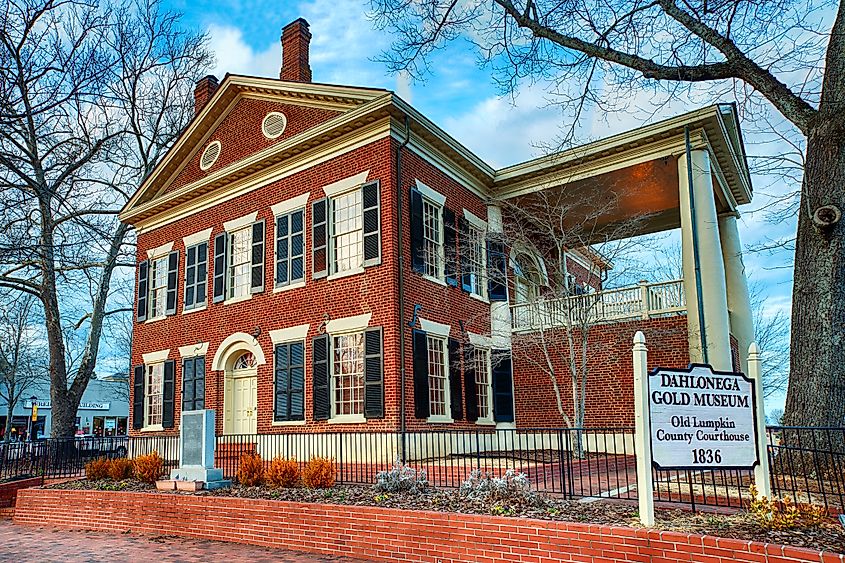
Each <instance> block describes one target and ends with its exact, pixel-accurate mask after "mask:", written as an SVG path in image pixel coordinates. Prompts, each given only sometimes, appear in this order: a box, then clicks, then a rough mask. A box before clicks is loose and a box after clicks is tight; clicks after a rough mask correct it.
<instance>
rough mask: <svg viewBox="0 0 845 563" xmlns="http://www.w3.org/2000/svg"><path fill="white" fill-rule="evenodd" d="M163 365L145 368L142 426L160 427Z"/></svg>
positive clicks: (162, 410)
mask: <svg viewBox="0 0 845 563" xmlns="http://www.w3.org/2000/svg"><path fill="white" fill-rule="evenodd" d="M163 399H164V363H157V364H150V365H148V366H147V380H146V389H145V390H144V403H145V405H144V413H145V417H144V426H161V425H162V414H163V412H164V409H163V406H164V402H163Z"/></svg>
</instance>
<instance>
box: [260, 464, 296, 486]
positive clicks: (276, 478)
mask: <svg viewBox="0 0 845 563" xmlns="http://www.w3.org/2000/svg"><path fill="white" fill-rule="evenodd" d="M267 482H268V483H270V484H271V485H273V486H274V487H294V486H296V485H297V484H298V483H299V464H298V463H297V462H296V458H291V459H285V458H283V457H276V458H273V461H272V462H270V468H269V469H268V470H267Z"/></svg>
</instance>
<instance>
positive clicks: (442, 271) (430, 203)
mask: <svg viewBox="0 0 845 563" xmlns="http://www.w3.org/2000/svg"><path fill="white" fill-rule="evenodd" d="M422 203H423V213H422V220H423V241H422V244H423V268H424V269H425V271H424V272H423V277H424V278H425V279H427V280H431V281H433V282H437V283H439V284H441V285H445V284H446V243H445V240H444V239H445V235H446V233H445V226H444V224H443V204H442V203H438V202H437V201H435V200H434V199H432V198H429V197H427V196H426V195H425V194H424V195H423V198H422ZM427 208H428V209H433V210H434V214H435V218H436V220H437V231H438V232H437V237H438V240H437V241H436V242H434V243H432V239H431V238H429V237H428V236H427V235H426V230H427V225H426V209H427ZM429 244H435V245H436V249H435V253H436V254H435V255H434V256H435V258H436V260H437V264H435V265H434V266H435V267H434V268H433V270H434V273H433V274H432V273H429V271H428V270H429V268H430V266H431V264H430V263H429V252H428V249H427V247H428V245H429Z"/></svg>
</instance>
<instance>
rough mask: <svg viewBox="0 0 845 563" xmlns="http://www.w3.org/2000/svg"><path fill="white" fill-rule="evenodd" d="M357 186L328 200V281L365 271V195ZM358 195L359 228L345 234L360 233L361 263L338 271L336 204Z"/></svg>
mask: <svg viewBox="0 0 845 563" xmlns="http://www.w3.org/2000/svg"><path fill="white" fill-rule="evenodd" d="M362 185H363V184H360V185H356V186H354V187H352V188H350V189H347V190H344V191H342V192H337V193H333V194H332V195H331V196H329V197H328V198H327V199H326V215H327V217H326V219H327V226H328V240H327V243H328V245H327V248H326V258H327V261H328V264H327V266H328V274H329V275H328V279H330V280H334V279H338V278H344V277H346V276H353V275H355V274H360V273H362V272H363V271H364V193H363V191H362V190H361V186H362ZM353 194H357V195H358V207H359V209H360V212H359V213H358V216H357V217H358V221H359V227H358V228H357V229H355V230H352V231H347V232H346V233H344V234H350V233H353V232H355V231H357V232H359V233H360V240H359V242H358V246H359V248H360V255H359V258H360V262H359V263H358V264H357V265H356V266H354V267H351V268H349V269H347V270H338V269H337V263H336V258H337V256H336V250H335V246H336V238H337V236H338V234H337V228H336V226H335V203H337V201H338V200H339V199H341V198H344V197H347V196H350V195H353Z"/></svg>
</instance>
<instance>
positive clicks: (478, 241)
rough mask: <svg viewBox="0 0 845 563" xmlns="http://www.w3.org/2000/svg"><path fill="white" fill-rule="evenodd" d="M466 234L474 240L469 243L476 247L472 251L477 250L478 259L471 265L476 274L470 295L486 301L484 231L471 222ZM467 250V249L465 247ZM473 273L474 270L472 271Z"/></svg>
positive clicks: (485, 247) (485, 245) (485, 246)
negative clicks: (476, 269) (476, 270)
mask: <svg viewBox="0 0 845 563" xmlns="http://www.w3.org/2000/svg"><path fill="white" fill-rule="evenodd" d="M467 230H468V234H469V236H470V237H472V238H473V239H474V240H472V241H471V244H472V245H473V246H475V247H476V248H475V249H474V250H473V251H472V252H473V253H474V252H475V251H477V254H478V256H477V259H478V261H477V262H476V263H474V264H472V265H473V267H477V268H478V272H477V274H478V275H477V276H475V279H474V282H475V283H473V284H472V287H471V289H470V293H469V294H470V297H476V298H478V299H480V300H482V301H485V302H486V301H487V244H485V241H486V238H485V237H486V232H485V231H484V230H483V229H481V228H479V227H478V226H476V225H474V224H473V223H472V222H470V223H469V225H468V227H467ZM467 250H468V251H469V249H467ZM470 259H471V258H470ZM473 273H475V272H473Z"/></svg>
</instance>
